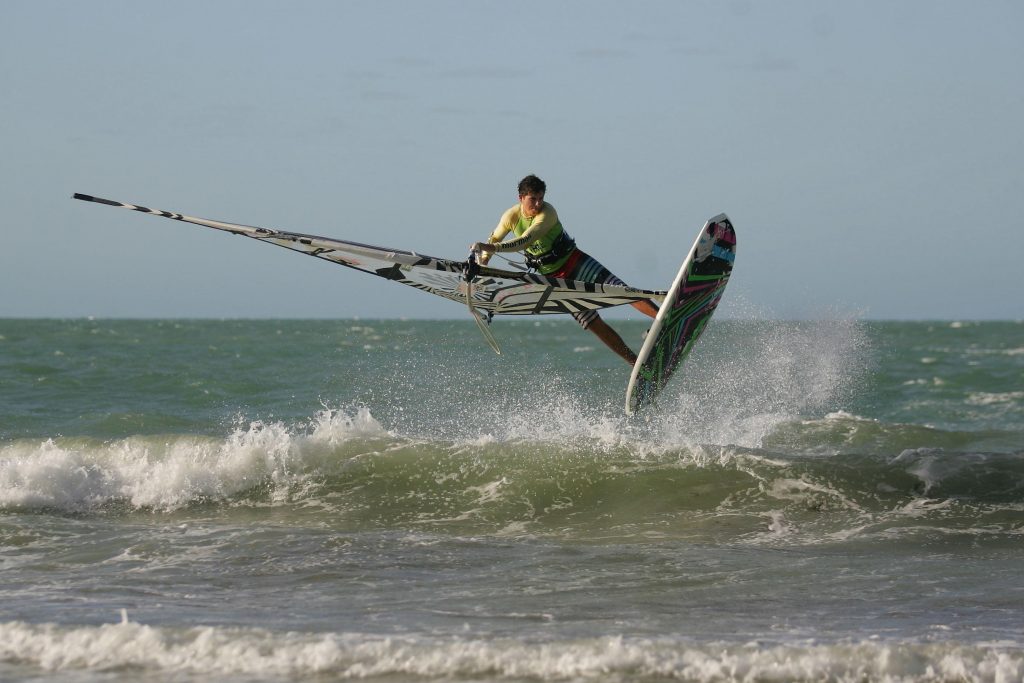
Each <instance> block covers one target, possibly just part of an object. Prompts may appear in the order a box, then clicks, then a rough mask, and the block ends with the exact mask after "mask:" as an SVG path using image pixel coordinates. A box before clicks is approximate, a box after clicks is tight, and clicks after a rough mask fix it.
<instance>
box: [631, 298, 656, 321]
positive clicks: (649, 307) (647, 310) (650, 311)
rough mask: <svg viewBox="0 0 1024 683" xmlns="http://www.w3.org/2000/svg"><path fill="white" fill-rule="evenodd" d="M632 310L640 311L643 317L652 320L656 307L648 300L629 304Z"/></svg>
mask: <svg viewBox="0 0 1024 683" xmlns="http://www.w3.org/2000/svg"><path fill="white" fill-rule="evenodd" d="M630 306H632V307H633V308H635V309H636V310H638V311H640V312H641V313H643V314H644V315H649V316H651V317H652V318H654V317H657V315H658V307H657V305H655V303H654V302H653V301H651V300H650V299H644V300H643V301H634V302H633V303H631V304H630Z"/></svg>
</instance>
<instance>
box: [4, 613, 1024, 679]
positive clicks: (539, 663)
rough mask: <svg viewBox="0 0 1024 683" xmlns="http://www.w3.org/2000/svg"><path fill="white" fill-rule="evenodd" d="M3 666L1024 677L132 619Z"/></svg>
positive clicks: (757, 651)
mask: <svg viewBox="0 0 1024 683" xmlns="http://www.w3.org/2000/svg"><path fill="white" fill-rule="evenodd" d="M0 662H4V663H18V664H19V665H21V666H23V667H24V666H29V667H36V668H38V669H39V670H41V671H47V672H54V671H61V672H74V671H96V672H99V671H110V670H116V669H125V668H132V669H136V670H138V671H140V672H150V673H159V674H163V675H170V676H174V675H180V674H193V675H207V676H226V677H230V676H248V677H253V678H257V679H263V678H277V677H282V676H288V677H311V676H330V677H331V678H335V679H340V678H370V677H395V676H401V677H414V678H426V677H436V678H466V679H474V678H476V679H488V680H491V679H501V678H512V679H532V680H584V679H585V680H592V681H621V680H624V679H629V680H644V679H655V680H662V679H680V680H688V681H751V680H786V681H819V680H834V681H862V680H881V681H915V680H929V681H935V680H957V681H1011V680H1014V681H1015V680H1021V678H1022V676H1024V653H1022V651H1021V650H1020V648H1019V645H1018V644H1015V643H978V644H964V643H958V642H955V641H954V642H925V643H917V642H912V641H909V642H908V641H897V642H886V641H884V640H882V639H871V638H867V639H864V640H862V641H857V642H849V643H815V642H813V641H800V642H794V643H778V642H775V643H771V642H769V643H764V642H757V641H754V642H746V643H728V642H704V643H701V642H694V641H693V640H690V639H682V638H672V637H666V638H660V639H648V638H623V637H615V636H609V637H601V638H584V639H575V640H560V641H547V642H545V641H522V640H517V639H510V638H506V639H494V640H487V639H478V638H473V637H469V636H467V637H448V638H441V637H425V636H416V635H401V636H397V635H396V636H375V635H364V634H353V633H322V634H317V633H307V634H304V633H295V632H289V633H275V632H271V631H266V630H262V629H253V628H220V627H196V628H163V627H151V626H145V625H142V624H138V623H134V622H130V621H127V622H124V621H123V622H122V623H119V624H108V625H103V626H98V627H94V626H83V627H66V626H57V625H53V624H26V623H23V622H7V623H2V624H0Z"/></svg>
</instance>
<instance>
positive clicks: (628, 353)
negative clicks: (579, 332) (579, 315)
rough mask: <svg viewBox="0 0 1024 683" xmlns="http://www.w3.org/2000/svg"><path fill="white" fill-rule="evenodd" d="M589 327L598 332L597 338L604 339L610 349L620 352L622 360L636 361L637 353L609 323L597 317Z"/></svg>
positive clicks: (630, 362) (631, 362) (631, 363)
mask: <svg viewBox="0 0 1024 683" xmlns="http://www.w3.org/2000/svg"><path fill="white" fill-rule="evenodd" d="M587 329H588V330H590V331H591V332H593V333H594V334H596V335H597V338H598V339H600V340H601V341H603V342H604V343H605V345H606V346H607V347H608V348H609V349H611V350H612V351H614V352H615V353H617V354H619V357H620V358H622V360H624V361H626V362H627V363H629V364H630V365H633V364H634V363H636V354H635V353H633V351H632V349H630V348H629V347H628V346H626V342H624V341H622V337H620V336H619V333H618V332H616V331H615V330H613V329H612V328H611V327H609V326H608V323H606V322H605V321H603V320H601V319H600V318H597V319H596V320H594V322H592V323H590V326H589V327H588V328H587Z"/></svg>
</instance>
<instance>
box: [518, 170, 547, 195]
mask: <svg viewBox="0 0 1024 683" xmlns="http://www.w3.org/2000/svg"><path fill="white" fill-rule="evenodd" d="M547 191H548V186H547V185H546V184H545V183H544V181H543V180H541V179H540V178H538V177H537V176H535V175H533V174H531V175H528V176H526V177H525V178H523V179H522V180H520V181H519V196H520V197H522V196H523V195H528V194H537V195H543V194H544V193H545V192H547Z"/></svg>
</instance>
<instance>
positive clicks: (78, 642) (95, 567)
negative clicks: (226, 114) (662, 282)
mask: <svg viewBox="0 0 1024 683" xmlns="http://www.w3.org/2000/svg"><path fill="white" fill-rule="evenodd" d="M611 324H612V325H613V326H614V327H616V328H617V329H619V330H620V331H622V332H623V336H624V337H625V338H626V339H627V340H628V341H629V342H630V343H631V345H632V346H633V347H634V348H636V347H637V346H638V345H639V341H640V339H641V336H642V334H643V331H644V329H645V325H644V324H643V323H642V322H641V321H639V320H627V321H619V320H613V321H611ZM492 329H493V331H494V334H495V336H496V337H497V338H498V341H499V342H500V343H501V344H502V346H503V351H504V352H503V354H502V355H501V356H496V355H495V354H494V353H493V352H492V351H491V350H490V349H489V348H488V347H487V346H486V345H485V343H484V342H483V340H482V338H481V337H480V335H479V333H478V331H477V330H476V328H475V326H474V324H473V322H472V321H467V320H457V321H421V320H410V321H405V320H318V321H299V320H260V321H255V320H99V319H97V320H91V319H89V320H86V319H81V320H0V577H2V581H0V680H2V681H5V682H8V681H33V682H40V681H59V682H69V683H71V682H73V683H84V682H90V683H91V682H104V683H110V682H121V681H143V682H150V681H174V682H177V683H184V682H187V683H192V682H206V681H218V682H220V681H228V682H242V681H246V682H248V681H252V682H261V681H337V680H365V681H387V682H389V683H391V682H405V681H523V682H527V681H588V682H590V681H593V682H599V683H601V682H621V681H858V682H859V681H993V682H1008V681H1021V680H1022V679H1024V323H1021V322H982V323H975V322H955V321H945V322H870V321H862V320H856V319H849V320H828V321H802V322H787V321H773V320H758V319H743V320H728V319H723V320H714V321H712V323H711V324H710V326H709V328H708V331H707V332H706V334H705V335H704V337H703V338H702V339H701V341H700V342H699V344H698V345H697V347H696V348H695V350H694V352H693V354H692V355H691V357H690V359H689V361H688V362H687V364H686V366H685V367H684V368H683V370H682V371H681V372H680V373H679V374H677V375H676V377H675V378H674V379H673V381H672V383H671V384H670V385H669V387H668V388H667V390H666V391H665V393H664V394H663V395H662V397H661V399H660V401H659V403H658V405H657V406H656V407H655V408H654V409H652V410H649V411H646V412H645V413H643V414H641V415H639V416H635V417H632V418H628V417H626V416H625V414H624V410H623V404H624V401H625V385H626V382H627V379H628V376H629V368H628V367H627V366H626V365H625V364H624V363H622V362H621V360H619V359H618V358H617V357H616V356H614V355H613V354H612V353H611V352H610V351H608V350H607V349H605V348H603V347H602V346H601V345H600V343H599V342H597V341H596V339H595V338H593V336H592V335H590V334H588V333H585V332H583V331H581V330H579V329H578V327H577V326H576V325H575V324H574V323H573V322H572V321H568V320H563V319H560V318H547V317H545V318H543V319H520V318H515V319H509V318H499V319H498V320H496V321H495V323H494V325H493V327H492Z"/></svg>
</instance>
